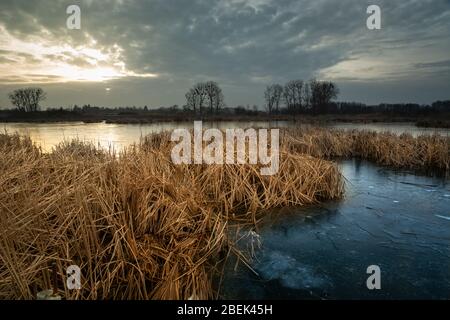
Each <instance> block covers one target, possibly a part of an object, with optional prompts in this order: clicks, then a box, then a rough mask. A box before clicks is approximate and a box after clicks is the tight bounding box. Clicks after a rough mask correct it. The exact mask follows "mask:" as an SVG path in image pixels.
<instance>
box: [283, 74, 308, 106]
mask: <svg viewBox="0 0 450 320" xmlns="http://www.w3.org/2000/svg"><path fill="white" fill-rule="evenodd" d="M303 87H304V82H303V80H292V81H289V82H288V83H286V85H285V86H284V89H283V96H284V102H285V104H286V107H287V108H288V109H289V110H292V111H294V112H296V111H300V110H302V108H303V91H304V90H303Z"/></svg>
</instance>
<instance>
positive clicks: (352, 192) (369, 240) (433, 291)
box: [221, 160, 450, 299]
mask: <svg viewBox="0 0 450 320" xmlns="http://www.w3.org/2000/svg"><path fill="white" fill-rule="evenodd" d="M341 167H342V171H343V174H344V176H345V177H346V179H347V186H346V195H345V199H344V200H342V201H339V202H329V203H325V204H324V205H322V206H313V207H309V208H302V209H283V210H281V211H280V212H277V213H276V214H274V215H273V216H271V217H269V218H267V219H266V221H264V222H263V223H262V225H261V226H260V228H259V230H258V231H257V232H258V234H259V236H260V239H261V242H262V246H261V249H260V250H259V251H257V254H256V258H255V259H254V261H253V262H252V264H251V267H252V268H253V269H254V270H255V271H256V272H257V273H258V275H255V274H254V273H252V272H251V271H250V270H249V269H248V268H246V267H245V266H243V265H242V264H240V265H239V267H238V268H237V270H234V264H233V261H230V262H229V264H228V265H227V266H226V272H225V276H224V279H223V286H222V289H221V294H222V295H223V296H224V297H225V298H229V299H285V298H286V299H356V298H358V299H449V298H450V185H449V182H450V181H449V180H448V179H447V180H446V179H443V178H431V177H421V176H416V175H413V174H408V173H398V172H394V171H391V170H388V169H384V168H380V167H378V166H375V165H372V164H370V163H368V162H364V161H363V162H360V161H356V160H349V161H343V162H341ZM248 241H249V238H244V239H243V240H241V242H242V243H241V245H243V246H244V247H247V245H246V243H245V242H248ZM370 265H377V266H379V267H380V269H381V289H380V290H369V289H367V286H366V280H367V278H368V277H369V276H370V275H369V274H367V273H366V271H367V267H368V266H370Z"/></svg>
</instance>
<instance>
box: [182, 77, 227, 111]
mask: <svg viewBox="0 0 450 320" xmlns="http://www.w3.org/2000/svg"><path fill="white" fill-rule="evenodd" d="M185 96H186V105H187V107H188V109H190V110H193V111H194V112H197V111H198V112H202V111H203V110H204V108H208V110H209V112H211V113H212V112H213V111H214V110H215V111H216V112H217V111H218V110H219V109H221V108H223V107H224V105H225V102H224V97H223V93H222V89H220V87H219V85H218V84H217V83H216V82H214V81H208V82H205V83H197V84H196V85H195V86H194V87H192V88H191V89H190V90H189V91H188V92H187V93H186V95H185ZM205 102H206V103H207V106H205V105H204V104H205Z"/></svg>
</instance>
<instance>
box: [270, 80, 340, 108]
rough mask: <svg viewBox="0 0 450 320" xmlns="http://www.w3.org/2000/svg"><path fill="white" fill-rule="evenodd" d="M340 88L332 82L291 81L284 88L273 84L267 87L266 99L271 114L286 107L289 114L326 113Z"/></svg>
mask: <svg viewBox="0 0 450 320" xmlns="http://www.w3.org/2000/svg"><path fill="white" fill-rule="evenodd" d="M338 94H339V88H338V87H337V85H336V84H335V83H333V82H330V81H317V80H315V79H313V80H309V81H303V80H291V81H289V82H288V83H286V84H285V85H284V86H282V85H280V84H272V85H269V86H267V87H266V90H265V91H264V99H265V101H266V109H267V112H269V113H271V114H272V113H280V112H281V111H282V110H281V109H282V107H283V106H284V109H285V110H284V111H283V112H287V113H292V114H296V113H305V112H307V111H308V112H312V113H317V114H318V113H325V112H327V111H328V107H329V105H330V103H331V101H332V100H333V99H336V98H337V95H338Z"/></svg>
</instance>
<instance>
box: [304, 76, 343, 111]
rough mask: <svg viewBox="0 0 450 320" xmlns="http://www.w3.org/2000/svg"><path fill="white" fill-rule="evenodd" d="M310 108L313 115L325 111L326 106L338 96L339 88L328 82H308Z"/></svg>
mask: <svg viewBox="0 0 450 320" xmlns="http://www.w3.org/2000/svg"><path fill="white" fill-rule="evenodd" d="M309 87H310V90H311V106H312V108H313V111H314V112H315V113H320V112H324V111H326V108H327V106H328V105H329V103H330V102H331V100H332V99H335V98H336V97H337V95H338V94H339V88H338V87H337V86H336V84H335V83H333V82H330V81H317V80H315V79H313V80H310V82H309Z"/></svg>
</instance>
